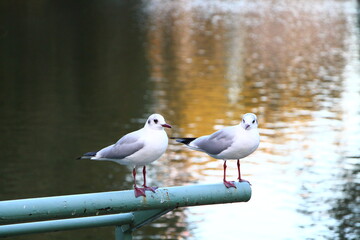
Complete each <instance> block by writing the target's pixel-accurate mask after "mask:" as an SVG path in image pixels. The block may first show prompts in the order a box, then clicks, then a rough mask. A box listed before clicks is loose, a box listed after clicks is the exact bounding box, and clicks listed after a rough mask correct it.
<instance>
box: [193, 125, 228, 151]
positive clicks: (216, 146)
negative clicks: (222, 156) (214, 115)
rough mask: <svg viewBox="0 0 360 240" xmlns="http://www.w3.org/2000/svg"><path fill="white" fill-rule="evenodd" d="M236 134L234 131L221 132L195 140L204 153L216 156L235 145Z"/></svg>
mask: <svg viewBox="0 0 360 240" xmlns="http://www.w3.org/2000/svg"><path fill="white" fill-rule="evenodd" d="M234 136H235V135H234V134H233V132H232V131H226V130H224V129H223V130H219V131H217V132H215V133H213V134H211V135H209V136H204V137H199V138H198V139H196V140H194V142H193V145H196V146H197V147H198V148H199V149H201V150H202V151H204V152H206V153H208V154H212V155H216V154H219V153H221V152H222V151H224V150H226V149H227V148H229V147H230V146H231V145H232V144H233V139H234Z"/></svg>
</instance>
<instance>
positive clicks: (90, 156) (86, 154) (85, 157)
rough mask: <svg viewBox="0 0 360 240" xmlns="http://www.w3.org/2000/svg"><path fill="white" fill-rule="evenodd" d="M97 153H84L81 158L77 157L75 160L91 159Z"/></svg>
mask: <svg viewBox="0 0 360 240" xmlns="http://www.w3.org/2000/svg"><path fill="white" fill-rule="evenodd" d="M96 153H97V152H87V153H84V154H83V155H82V156H80V157H78V158H77V159H90V158H92V157H95V155H96Z"/></svg>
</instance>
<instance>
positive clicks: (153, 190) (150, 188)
mask: <svg viewBox="0 0 360 240" xmlns="http://www.w3.org/2000/svg"><path fill="white" fill-rule="evenodd" d="M143 187H144V188H143V189H144V191H152V192H153V193H154V192H155V190H156V189H158V187H148V186H146V185H143Z"/></svg>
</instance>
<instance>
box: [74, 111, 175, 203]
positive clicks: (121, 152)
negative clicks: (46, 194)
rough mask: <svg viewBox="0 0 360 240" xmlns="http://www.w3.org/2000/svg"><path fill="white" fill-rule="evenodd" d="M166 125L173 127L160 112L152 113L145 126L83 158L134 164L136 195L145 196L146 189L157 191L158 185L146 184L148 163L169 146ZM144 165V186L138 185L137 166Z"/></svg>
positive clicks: (157, 157) (158, 156)
mask: <svg viewBox="0 0 360 240" xmlns="http://www.w3.org/2000/svg"><path fill="white" fill-rule="evenodd" d="M164 127H166V128H171V126H170V125H169V124H167V123H166V122H165V119H164V117H163V116H161V115H160V114H152V115H151V116H150V117H149V118H148V119H147V121H146V123H145V126H144V127H143V128H141V129H139V130H137V131H134V132H131V133H128V134H126V135H125V136H123V137H122V138H120V139H119V140H118V141H117V142H116V143H115V144H112V145H110V146H107V147H105V148H103V149H101V150H100V151H97V152H88V153H85V154H84V155H83V156H82V157H80V158H81V159H86V158H87V159H88V158H90V159H91V160H105V161H113V162H116V163H119V164H122V165H130V166H133V177H134V190H135V197H139V196H144V197H146V195H145V191H146V190H150V191H152V192H155V190H156V189H157V187H148V186H146V165H147V164H149V163H151V162H154V161H155V160H157V159H159V158H160V157H161V156H162V155H163V154H164V153H165V151H166V148H167V146H168V136H167V134H166V132H165V130H164ZM138 166H144V167H143V176H144V184H143V188H139V187H137V185H136V168H137V167H138Z"/></svg>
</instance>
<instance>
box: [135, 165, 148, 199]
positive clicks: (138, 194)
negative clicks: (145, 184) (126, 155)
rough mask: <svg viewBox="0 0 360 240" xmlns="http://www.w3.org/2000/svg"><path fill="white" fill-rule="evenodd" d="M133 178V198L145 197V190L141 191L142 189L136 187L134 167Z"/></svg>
mask: <svg viewBox="0 0 360 240" xmlns="http://www.w3.org/2000/svg"><path fill="white" fill-rule="evenodd" d="M133 177H134V192H135V197H140V196H144V197H146V195H145V189H143V188H138V187H137V186H136V167H134V169H133Z"/></svg>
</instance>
